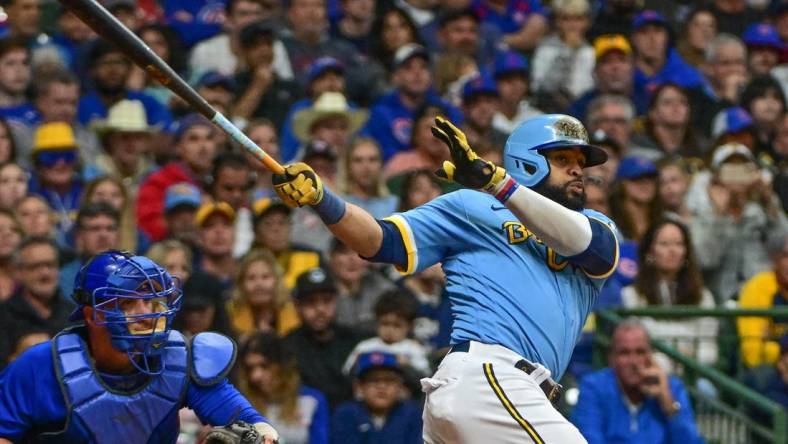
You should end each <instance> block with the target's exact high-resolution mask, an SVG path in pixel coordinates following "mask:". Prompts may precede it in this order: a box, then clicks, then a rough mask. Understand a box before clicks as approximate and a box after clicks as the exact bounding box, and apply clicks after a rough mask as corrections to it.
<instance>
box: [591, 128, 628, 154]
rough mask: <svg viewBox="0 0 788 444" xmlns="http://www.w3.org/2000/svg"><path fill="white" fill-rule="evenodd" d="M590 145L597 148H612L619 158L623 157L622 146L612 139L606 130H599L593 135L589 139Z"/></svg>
mask: <svg viewBox="0 0 788 444" xmlns="http://www.w3.org/2000/svg"><path fill="white" fill-rule="evenodd" d="M588 143H590V144H591V145H596V146H600V145H601V146H604V147H609V148H611V149H612V150H613V151H614V152H615V153H616V154H617V155H618V156H621V151H622V150H621V144H620V143H618V142H616V141H615V140H613V139H611V138H610V136H608V135H607V133H606V132H605V130H603V129H598V130H596V131H594V132H593V133H591V135H590V136H589V138H588Z"/></svg>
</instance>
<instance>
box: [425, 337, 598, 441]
mask: <svg viewBox="0 0 788 444" xmlns="http://www.w3.org/2000/svg"><path fill="white" fill-rule="evenodd" d="M521 359H523V358H522V357H521V356H520V355H518V354H517V353H515V352H513V351H511V350H509V349H507V348H505V347H502V346H500V345H490V344H482V343H479V342H473V341H472V342H471V343H470V347H469V350H468V352H467V353H466V352H453V353H449V354H448V355H446V357H445V358H443V361H442V362H441V364H440V366H439V367H438V371H437V372H436V373H435V375H434V376H433V377H432V378H424V379H422V380H421V385H422V389H423V391H424V392H425V393H426V394H427V400H426V403H425V406H424V416H423V418H424V442H425V443H427V444H444V443H445V444H454V443H468V444H471V443H473V444H479V443H528V442H534V443H537V444H542V443H561V444H580V443H583V444H585V443H586V440H585V439H584V438H583V436H582V435H581V434H580V431H578V430H577V428H576V427H575V426H574V425H572V424H571V423H570V422H569V421H568V420H567V419H566V418H564V416H563V415H561V414H560V413H559V412H558V411H557V410H556V409H555V408H554V407H553V405H552V404H551V403H550V401H549V400H548V399H547V396H546V395H545V393H544V392H543V391H542V389H541V388H539V383H541V382H542V381H543V380H544V379H546V378H547V377H549V376H550V373H549V371H547V370H546V369H544V367H541V366H540V367H541V369H544V371H542V370H541V369H540V370H537V371H535V372H534V374H533V375H529V374H527V373H525V372H524V371H522V370H519V369H517V368H515V366H514V365H515V363H516V362H518V361H520V360H521Z"/></svg>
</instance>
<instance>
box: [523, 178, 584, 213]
mask: <svg viewBox="0 0 788 444" xmlns="http://www.w3.org/2000/svg"><path fill="white" fill-rule="evenodd" d="M570 183H571V182H570ZM568 187H569V183H567V184H565V185H564V186H562V187H557V186H554V185H548V184H547V183H546V182H544V183H541V184H539V185H537V186H535V187H534V188H533V190H534V191H536V192H537V193H539V194H541V195H542V196H544V197H546V198H548V199H550V200H553V201H555V202H558V203H560V204H561V205H563V206H565V207H567V208H569V209H570V210H575V211H581V210H582V209H583V208H585V204H586V192H585V190H584V191H583V192H582V193H581V194H580V196H576V197H575V196H572V195H570V194H569V191H567V188H568Z"/></svg>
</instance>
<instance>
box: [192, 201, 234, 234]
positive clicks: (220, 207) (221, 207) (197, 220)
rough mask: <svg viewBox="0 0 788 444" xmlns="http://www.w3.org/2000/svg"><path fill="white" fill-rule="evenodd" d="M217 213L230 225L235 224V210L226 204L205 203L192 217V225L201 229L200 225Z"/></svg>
mask: <svg viewBox="0 0 788 444" xmlns="http://www.w3.org/2000/svg"><path fill="white" fill-rule="evenodd" d="M216 213H219V214H221V215H222V216H224V217H226V218H227V220H229V221H230V223H233V222H235V210H233V208H232V207H231V206H230V204H228V203H227V202H206V203H204V204H202V205H200V208H198V209H197V213H195V215H194V225H196V226H197V228H202V225H203V224H204V223H205V222H206V221H207V220H208V218H209V217H211V216H213V215H214V214H216Z"/></svg>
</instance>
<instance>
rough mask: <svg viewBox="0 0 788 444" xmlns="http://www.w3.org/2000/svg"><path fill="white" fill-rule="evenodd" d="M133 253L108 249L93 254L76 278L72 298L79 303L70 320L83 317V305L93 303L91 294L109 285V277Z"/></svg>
mask: <svg viewBox="0 0 788 444" xmlns="http://www.w3.org/2000/svg"><path fill="white" fill-rule="evenodd" d="M131 256H132V255H131V253H127V252H125V251H117V250H108V251H105V252H103V253H99V254H97V255H95V256H93V257H92V258H91V259H90V260H89V261H88V262H87V263H86V264H85V265H83V266H82V268H80V269H79V272H78V273H77V276H76V277H75V278H74V292H73V293H72V294H71V299H72V300H73V301H74V303H76V304H77V309H76V310H74V312H73V313H71V316H69V318H68V320H69V321H77V320H81V319H83V316H82V307H84V306H85V305H88V304H90V303H91V295H92V294H93V291H94V290H95V289H97V288H100V287H104V286H106V285H107V277H108V276H109V275H110V274H111V273H112V272H113V271H115V269H117V268H118V264H120V263H121V261H124V260H126V259H128V258H130V257H131Z"/></svg>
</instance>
